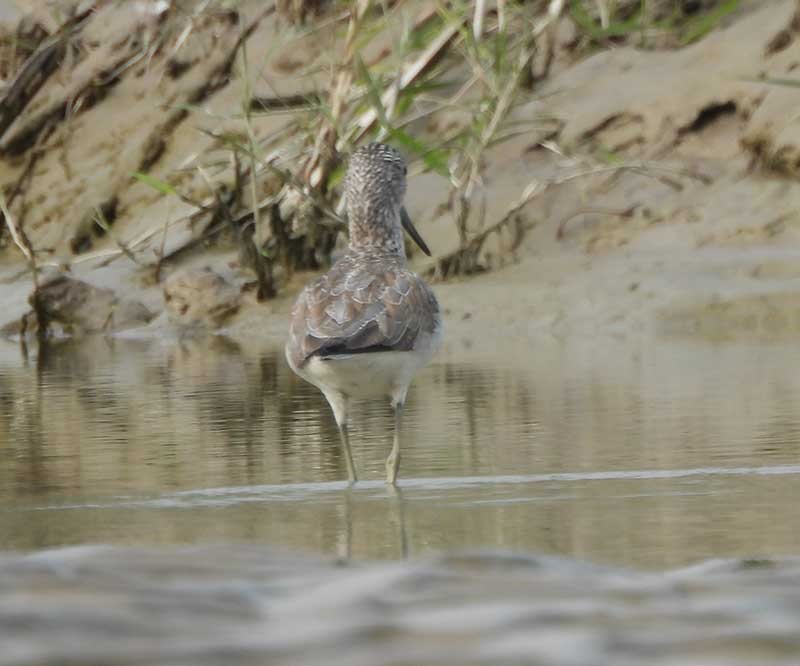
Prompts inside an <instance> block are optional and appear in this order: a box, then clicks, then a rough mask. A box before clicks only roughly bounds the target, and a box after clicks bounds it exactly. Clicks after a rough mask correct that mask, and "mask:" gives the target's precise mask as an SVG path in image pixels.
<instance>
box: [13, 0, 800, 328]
mask: <svg viewBox="0 0 800 666" xmlns="http://www.w3.org/2000/svg"><path fill="white" fill-rule="evenodd" d="M258 4H259V3H246V2H245V3H241V5H240V6H239V7H238V8H237V11H236V12H234V13H231V12H221V11H220V12H213V13H211V14H209V15H203V16H196V17H192V20H191V21H188V22H187V21H186V20H185V17H184V18H180V17H178V18H176V17H173V16H169V15H162V13H159V12H155V10H153V11H145V10H144V9H143V8H146V7H149V5H147V4H146V3H126V4H125V5H124V6H119V5H110V6H105V5H103V6H102V7H101V8H100V9H98V10H97V11H96V12H94V13H92V14H91V15H90V16H89V17H88V18H87V19H86V21H87V22H86V24H85V25H84V26H82V30H81V48H76V50H75V53H72V55H70V48H69V45H67V46H65V51H64V55H63V60H64V61H65V62H66V63H67V64H62V65H61V66H60V68H59V69H57V70H56V71H55V73H54V74H53V75H51V76H50V77H48V78H47V79H46V80H45V81H43V82H42V84H41V87H40V88H39V89H38V90H37V91H36V93H35V94H34V95H33V96H32V98H31V100H30V101H29V102H28V104H27V106H26V108H25V110H24V112H23V113H21V114H20V115H19V117H17V118H16V119H15V120H14V122H13V123H11V125H9V127H8V128H7V129H6V131H5V133H4V134H3V136H2V139H0V184H1V185H2V186H3V187H4V191H5V193H6V198H7V200H8V202H9V208H10V211H11V213H12V215H13V216H14V218H15V220H16V221H17V223H18V224H19V225H20V227H21V228H23V229H24V230H25V232H26V234H27V236H28V238H29V239H30V242H31V244H32V246H33V247H34V248H35V249H36V252H37V259H38V263H39V265H40V270H41V276H40V277H41V278H42V279H43V280H44V281H46V280H49V279H53V276H55V275H61V274H63V273H65V272H68V274H69V276H70V277H71V278H74V279H78V280H81V281H84V282H86V283H87V284H89V285H93V286H95V287H102V288H111V289H113V290H114V293H115V296H114V297H115V298H118V299H122V300H131V301H135V302H136V303H137V304H138V305H139V306H141V307H142V308H145V309H146V311H147V312H149V313H152V315H154V317H153V318H152V320H150V323H149V324H147V325H146V326H144V327H139V328H135V330H137V331H138V332H139V334H141V335H160V334H162V333H163V332H164V331H165V330H166V329H167V328H170V329H175V327H176V326H177V327H180V326H182V325H183V324H184V323H186V322H182V321H181V315H180V313H178V314H177V316H176V315H175V313H174V312H173V314H172V316H170V314H169V312H168V310H169V302H170V298H171V297H170V294H169V289H167V292H166V295H165V284H168V283H167V281H168V280H169V278H170V276H171V275H173V274H176V273H178V274H179V273H180V272H187V274H189V275H191V274H192V272H193V271H197V270H201V271H202V270H205V269H211V270H212V271H213V272H214V273H215V274H216V275H217V277H215V278H213V279H210V280H209V281H208V285H209V288H210V289H212V290H213V289H219V290H220V294H222V295H219V298H221V299H222V301H220V302H221V303H222V305H220V302H218V298H217V296H216V295H213V294H212V296H211V297H210V298H209V299H208V300H209V305H208V308H207V309H208V312H207V313H205V314H199V315H197V316H194V315H193V316H192V317H190V319H191V321H190V322H188V323H190V324H191V325H193V326H195V325H198V324H199V325H200V326H207V327H209V328H214V329H216V328H219V327H222V328H223V329H224V330H225V331H226V332H227V334H229V335H232V336H234V337H236V338H240V339H247V338H248V337H251V336H254V335H258V336H263V335H272V334H274V335H276V336H280V335H282V334H283V327H284V325H283V322H284V320H285V314H286V312H287V310H288V306H289V303H290V302H291V299H292V296H293V294H294V293H295V292H296V289H297V288H298V287H299V285H301V284H302V283H303V282H304V281H305V280H306V279H307V278H308V274H303V273H302V272H301V273H294V274H291V275H290V274H289V273H284V272H282V271H281V270H280V269H278V272H277V274H276V276H274V277H275V278H276V279H277V286H278V294H277V298H275V299H271V300H260V299H259V298H258V296H259V294H260V291H261V289H262V286H263V285H262V284H261V283H257V280H256V275H255V274H254V272H253V271H252V270H251V268H250V266H251V263H249V261H248V259H247V257H245V256H243V254H242V251H241V244H240V243H239V240H240V239H239V237H238V236H237V233H236V232H233V231H230V230H229V229H228V227H227V223H226V220H225V219H224V215H223V213H222V212H221V211H223V208H220V206H219V205H218V204H220V196H222V197H223V198H224V195H225V192H226V191H234V190H235V187H234V180H235V175H236V173H238V172H237V171H236V170H235V169H234V168H233V166H232V165H231V164H230V155H229V153H226V143H225V137H231V136H237V137H242V136H247V135H248V133H255V135H256V136H260V137H265V138H264V141H265V144H264V146H265V150H266V151H272V152H269V154H273V152H274V154H275V155H278V156H280V155H281V154H283V153H287V154H289V155H290V156H291V155H292V154H293V153H292V151H293V150H294V148H292V145H293V144H292V143H291V141H290V140H289V139H288V138H287V137H288V136H289V135H290V134H291V129H292V128H293V127H295V126H296V124H297V123H298V122H300V121H301V120H302V118H307V117H308V115H305V116H304V115H303V114H308V111H307V110H296V111H291V110H287V111H286V112H282V113H280V114H274V113H272V114H265V115H258V114H256V115H253V116H252V117H247V118H244V117H243V116H242V114H241V113H238V111H237V110H238V109H241V108H242V104H243V100H245V103H249V101H248V100H250V99H251V98H253V99H254V98H257V97H260V98H274V97H276V96H278V97H283V98H286V99H290V98H293V97H295V96H298V95H300V96H303V95H308V94H311V93H313V92H314V91H316V90H319V89H322V88H324V87H325V86H326V85H327V80H326V79H325V77H324V76H323V75H322V74H321V73H320V70H319V69H318V68H317V65H319V63H320V62H323V60H324V58H323V54H324V52H325V49H326V48H328V47H331V44H333V42H330V41H328V40H330V39H334V40H335V39H336V35H337V34H338V33H336V31H325V30H322V29H315V28H313V27H312V28H306V27H298V26H292V25H290V24H289V23H288V22H287V21H286V19H285V17H283V16H282V15H280V14H279V13H278V12H269V11H267V12H265V11H263V8H261V9H262V11H259V7H258ZM151 9H152V8H151ZM407 10H408V12H409V15H410V16H417V15H419V14H420V13H423V12H424V11H425V10H426V6H425V4H424V3H418V4H414V3H411V4H410V5H409V6H408V8H407ZM794 12H795V3H793V2H791V1H789V0H770V1H769V2H742V3H740V6H739V8H738V9H737V11H736V12H734V13H733V14H731V15H730V16H728V17H727V18H726V20H725V21H721V22H720V23H719V25H718V26H716V29H715V30H713V31H711V32H710V33H709V34H708V35H706V36H705V37H704V38H703V39H701V40H700V41H698V42H696V43H693V44H691V45H689V46H683V47H676V46H675V45H673V48H670V49H668V50H663V49H662V50H641V49H637V48H636V47H635V46H631V45H623V46H621V47H618V48H606V49H601V50H599V51H598V52H595V53H593V54H592V53H580V54H578V53H576V52H575V50H574V39H575V31H576V27H575V25H574V24H573V21H572V18H571V17H570V16H564V17H562V19H561V23H560V24H559V26H558V30H557V32H556V33H555V35H556V37H555V39H556V52H555V58H554V60H553V64H552V69H551V72H550V75H549V77H548V78H546V79H544V80H542V81H540V82H539V83H538V84H537V86H536V87H535V88H534V89H533V91H532V92H531V93H530V95H529V99H528V100H525V99H522V100H521V103H520V104H519V105H518V106H517V107H516V108H515V109H514V111H513V112H512V116H511V119H512V120H513V121H524V122H526V123H528V124H529V125H531V124H532V125H533V127H530V128H529V129H525V130H524V131H521V132H520V133H518V134H517V135H516V136H515V137H514V138H513V139H512V140H508V141H505V142H503V143H500V144H499V145H497V146H495V147H492V148H489V149H488V150H487V151H486V153H485V156H484V161H483V168H482V169H481V172H480V180H479V184H478V188H477V189H478V193H477V196H478V198H479V199H480V200H481V201H482V204H481V205H482V206H483V207H484V208H485V214H484V218H485V220H486V222H485V224H486V225H490V224H491V223H492V221H495V220H498V219H501V218H502V217H503V215H504V213H505V212H506V211H507V209H508V207H509V203H510V202H514V201H516V200H517V199H518V198H519V197H520V196H521V194H522V193H523V191H524V190H525V188H526V187H528V186H530V185H531V183H532V182H534V181H536V182H539V183H554V182H557V181H558V180H559V178H562V177H563V176H566V175H570V174H575V173H576V172H577V171H580V170H581V169H583V168H584V167H585V169H586V170H588V171H597V173H594V174H593V175H586V176H583V177H580V178H575V179H573V180H569V181H568V182H564V183H563V184H559V185H553V186H549V187H547V188H546V189H545V190H544V191H543V192H542V193H541V194H540V195H538V196H536V197H535V198H533V199H532V200H531V202H530V203H528V204H527V205H525V206H524V207H522V208H521V209H520V210H519V211H517V212H516V213H515V214H514V218H513V224H511V225H509V226H508V227H507V228H504V230H503V231H502V232H501V233H499V234H492V235H491V236H490V237H489V238H488V239H487V241H486V242H485V243H484V244H483V245H482V248H481V250H480V253H479V259H478V263H479V265H480V266H481V267H483V268H486V269H488V272H485V273H482V274H479V275H477V276H474V277H469V278H457V279H451V280H448V281H445V282H442V283H440V284H438V285H437V287H436V289H437V293H438V294H439V296H440V299H441V301H442V303H443V306H444V307H445V310H446V312H447V316H448V324H449V328H450V330H451V331H453V332H454V335H459V336H460V335H470V336H474V337H476V338H479V337H480V333H481V332H486V331H491V330H495V329H496V325H497V322H498V321H499V322H502V324H503V326H504V330H505V331H506V333H507V334H509V335H512V334H513V335H520V336H528V335H541V334H543V333H544V332H548V333H551V334H553V335H556V336H562V335H572V334H578V335H583V334H590V335H596V334H597V333H599V332H600V333H613V334H626V335H638V334H641V333H642V332H653V331H658V332H662V331H666V332H670V333H672V334H692V335H694V334H698V333H699V334H702V335H708V336H710V337H713V338H716V339H723V338H738V337H745V338H748V339H763V338H776V337H777V338H786V337H789V338H792V337H794V336H795V335H796V334H797V332H798V328H800V291H798V288H797V284H798V283H797V277H798V273H797V270H796V268H795V265H796V263H797V259H798V246H797V242H798V240H800V216H798V213H797V211H798V210H800V188H799V187H798V183H797V180H796V169H795V162H796V161H797V160H796V154H800V153H798V152H797V151H798V149H799V145H798V141H800V134H798V133H797V131H796V129H795V128H794V124H796V123H794V121H793V109H794V108H795V106H796V100H797V94H798V93H797V92H796V91H795V89H794V88H791V87H781V86H776V85H768V84H766V83H763V82H759V81H757V80H756V79H758V78H759V77H762V76H767V77H772V78H791V77H792V76H793V75H794V74H793V72H794V69H795V67H796V63H797V62H798V61H799V60H800V40H798V39H797V32H796V29H795V23H793V16H794ZM326 20H327V21H333V24H334V25H338V24H337V23H336V21H337V20H339V19H338V18H337V17H336V16H332V17H330V16H329V17H328V18H327V19H326ZM170 21H172V23H170ZM132 25H133V26H135V28H134V29H131V26H132ZM322 25H323V26H324V25H331V24H330V23H328V24H326V23H325V21H322ZM164 26H168V27H169V28H170V29H169V30H167V31H166V32H165V31H164ZM9 29H11V28H9ZM181 30H184V31H185V34H184V32H181ZM165 35H166V36H165ZM148 36H150V38H152V39H156V38H158V39H162V40H164V41H163V43H161V44H158V45H157V46H158V48H156V47H154V48H153V49H151V50H147V49H144V50H143V49H142V43H143V40H144V42H146V41H147V39H148ZM243 39H246V48H247V58H248V62H249V63H257V65H256V64H253V65H252V67H251V69H247V70H245V69H244V68H243V67H242V66H241V60H240V59H237V58H240V49H241V46H242V40H243ZM380 46H381V43H380V40H379V41H378V42H377V43H376V44H374V45H372V47H371V48H372V49H373V50H374V51H379V48H380ZM142 54H144V55H142ZM70 58H71V59H70ZM456 74H458V72H456ZM545 121H546V122H545ZM457 122H459V118H458V117H457V115H456V116H452V114H451V116H447V115H446V114H438V115H436V114H435V115H434V116H432V118H431V120H430V121H429V122H428V125H427V126H426V127H425V128H422V130H423V132H424V131H436V130H437V128H441V127H445V126H447V123H457ZM622 163H624V164H628V165H631V166H635V165H637V164H639V165H640V166H641V168H638V169H635V168H630V169H626V170H616V166H618V165H619V164H622ZM604 165H605V168H607V171H605V170H603V169H604ZM198 167H201V168H200V169H198ZM419 171H420V169H419V168H417V169H412V174H416V175H414V176H413V177H412V178H411V180H410V183H409V195H408V199H409V200H408V204H409V206H408V207H409V211H410V213H411V215H412V216H413V217H414V219H415V220H416V222H417V223H418V226H419V227H420V229H421V231H422V233H423V235H424V236H425V237H426V238H427V239H428V242H429V245H431V247H432V248H434V252H435V253H436V254H437V255H438V256H439V257H442V256H445V255H447V254H448V253H451V252H453V250H454V249H456V248H457V246H458V242H459V241H458V234H457V233H456V227H455V224H454V222H453V212H452V208H451V206H450V203H449V197H450V190H449V185H448V183H447V181H446V179H445V178H443V177H442V176H440V175H438V174H435V173H429V172H426V173H419ZM133 172H146V173H147V174H149V175H150V176H151V177H152V178H153V179H156V182H158V183H169V184H170V187H173V188H175V189H176V190H180V192H181V194H182V195H183V198H181V197H177V196H175V195H174V194H170V193H169V191H166V192H165V191H164V190H163V188H162V190H161V191H159V189H158V187H153V184H152V182H151V183H148V182H146V181H145V182H143V181H142V180H141V179H138V180H137V179H136V178H133V177H132V176H131V174H132V173H133ZM209 181H210V182H211V183H212V184H213V185H215V186H216V185H219V186H220V187H222V189H219V190H216V189H215V190H214V191H213V192H212V189H210V188H209ZM259 187H262V188H263V190H262V191H260V192H258V193H257V196H258V197H262V196H268V195H269V194H270V190H269V187H270V183H269V179H265V180H264V181H263V182H262V183H261V184H260V185H259ZM225 188H228V190H226V189H225ZM220 193H222V194H220ZM192 202H194V203H192ZM198 202H200V203H201V204H202V207H200V208H198ZM222 203H224V202H222ZM97 211H100V212H101V214H102V219H105V221H106V222H107V225H106V226H105V227H103V226H102V225H98V224H97V222H96V218H97ZM3 242H4V243H5V245H6V247H5V249H4V250H3V254H2V264H1V265H0V283H1V284H2V289H3V295H4V306H5V307H4V310H3V315H2V321H0V324H3V325H7V326H8V328H6V331H7V332H8V333H18V332H19V330H20V329H19V325H18V322H19V321H20V320H21V318H22V317H23V315H25V313H27V312H29V311H30V309H31V306H30V304H29V302H28V298H29V295H30V293H31V275H30V273H29V272H27V271H26V269H25V264H24V262H23V261H22V258H21V255H20V254H19V252H18V250H17V248H16V247H15V246H14V245H13V243H11V242H10V239H9V237H8V234H5V235H4V236H3ZM339 242H341V239H340V241H339ZM413 262H414V265H415V266H416V267H417V268H419V269H420V270H421V271H426V270H429V269H433V268H434V267H435V265H436V264H435V262H432V263H426V262H425V260H424V259H422V258H420V257H414V260H413ZM195 274H196V273H195ZM175 279H176V280H177V281H178V283H180V278H175ZM201 282H202V281H201ZM184 287H185V285H184ZM191 288H194V287H190V289H191ZM261 295H262V296H263V294H261ZM215 307H221V308H222V309H221V312H223V313H224V316H223V317H217V316H215V314H214V312H215V310H214V308H215ZM97 318H101V317H100V315H97ZM142 323H144V322H142ZM124 328H126V329H128V328H130V327H129V326H127V325H126V326H125V327H124ZM114 330H121V329H120V328H118V327H115V326H113V325H112V326H110V327H108V328H107V332H113V331H114Z"/></svg>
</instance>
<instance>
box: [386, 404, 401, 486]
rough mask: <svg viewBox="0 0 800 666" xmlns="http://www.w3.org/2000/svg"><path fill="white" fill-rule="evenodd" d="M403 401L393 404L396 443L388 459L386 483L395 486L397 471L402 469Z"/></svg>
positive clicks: (393, 444) (393, 443) (394, 442)
mask: <svg viewBox="0 0 800 666" xmlns="http://www.w3.org/2000/svg"><path fill="white" fill-rule="evenodd" d="M403 404H404V403H403V401H402V400H397V401H393V402H392V409H394V441H393V442H392V451H391V453H389V457H388V458H387V459H386V483H388V484H391V485H395V484H396V483H397V471H398V470H399V469H400V430H401V422H402V419H403Z"/></svg>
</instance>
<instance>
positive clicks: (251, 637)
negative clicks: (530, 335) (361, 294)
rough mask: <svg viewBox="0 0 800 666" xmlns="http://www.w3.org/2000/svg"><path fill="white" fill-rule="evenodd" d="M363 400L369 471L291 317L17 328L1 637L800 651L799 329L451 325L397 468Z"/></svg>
mask: <svg viewBox="0 0 800 666" xmlns="http://www.w3.org/2000/svg"><path fill="white" fill-rule="evenodd" d="M361 407H362V408H363V409H361V410H359V412H358V413H357V414H356V415H355V423H354V425H353V437H352V438H353V443H354V446H355V448H354V455H355V460H356V465H357V467H358V468H359V472H360V474H361V478H362V479H365V480H364V481H363V482H361V483H359V484H358V485H357V486H356V487H355V488H352V489H348V488H347V487H346V485H345V484H344V483H343V482H342V479H343V478H344V477H345V468H344V464H343V461H342V460H341V458H340V456H339V450H338V446H337V445H336V442H337V439H336V432H335V426H334V423H333V420H332V418H331V416H330V414H329V411H328V407H327V405H326V404H325V403H324V401H323V400H322V399H321V397H320V396H319V394H318V393H317V392H316V390H315V389H313V388H311V387H309V386H307V385H305V384H303V383H302V382H300V381H299V380H297V379H296V378H294V376H293V375H291V373H290V372H289V370H288V369H287V368H286V367H285V363H284V361H283V358H282V352H281V351H280V349H279V348H278V347H277V346H275V345H269V344H267V345H265V346H264V347H263V348H253V347H252V346H247V345H239V344H236V343H234V342H232V341H229V340H226V339H224V338H211V339H205V340H173V341H157V342H155V341H149V342H147V341H132V340H119V339H117V340H111V341H110V340H102V339H98V340H92V341H87V342H83V343H80V344H78V343H69V342H65V343H59V344H53V345H49V346H48V347H47V348H43V349H41V350H36V349H33V350H31V351H30V355H29V356H28V357H24V356H23V355H22V354H21V352H20V349H19V348H18V347H16V346H13V345H10V344H4V345H3V346H1V347H0V502H1V503H0V549H2V550H3V551H6V552H8V553H9V554H7V555H5V556H2V558H0V590H2V594H0V666H6V665H7V664H14V665H22V664H43V663H53V664H55V663H58V664H73V663H75V664H78V663H80V664H95V663H96V664H116V663H120V664H128V663H131V664H132V663H137V664H139V663H143V664H167V663H168V664H205V663H209V664H211V663H225V664H251V663H253V664H255V663H264V658H265V657H269V663H275V664H283V663H286V664H295V663H297V664H316V663H320V664H322V663H325V664H336V663H342V664H362V663H363V664H383V663H385V664H420V663H424V664H429V663H430V664H433V663H447V664H449V663H453V664H464V663H486V664H500V663H514V664H516V663H521V662H523V661H524V660H526V659H527V661H524V663H543V664H551V663H552V664H573V663H574V664H581V665H584V664H588V665H591V664H609V665H612V664H613V665H625V664H641V663H648V664H681V665H685V664H704V665H707V666H711V665H712V664H751V663H752V664H764V663H770V664H773V663H774V664H782V663H786V664H796V663H800V560H797V559H795V558H794V557H793V556H795V555H800V529H798V521H797V506H798V501H799V500H800V457H799V456H798V454H799V453H800V416H798V415H800V350H799V349H798V348H797V347H796V346H792V345H789V344H786V345H782V344H772V345H758V344H752V345H749V344H732V343H730V344H725V345H713V344H710V343H704V342H699V341H693V342H687V341H683V340H652V341H650V342H646V343H643V344H641V345H638V346H635V347H631V345H630V344H629V343H627V342H626V341H624V340H617V341H615V340H606V341H602V340H593V341H569V340H556V339H552V340H540V341H537V344H536V345H535V346H533V345H527V344H523V343H519V344H513V345H509V346H507V347H506V348H504V349H501V350H497V351H492V352H489V351H483V352H477V351H474V350H473V349H471V348H470V346H469V345H468V344H466V343H464V344H461V343H459V341H457V340H455V341H452V342H451V346H450V348H449V349H448V350H447V352H446V353H445V354H443V355H442V356H441V357H440V358H439V359H438V361H437V362H436V363H435V364H434V365H433V366H432V367H431V368H429V369H428V370H426V371H425V372H423V373H422V374H421V375H420V376H419V378H418V380H417V382H416V383H415V385H414V387H413V388H412V393H411V395H410V399H409V403H408V405H407V410H406V428H405V442H404V458H403V466H402V468H401V485H400V489H399V490H398V491H392V490H389V489H387V488H386V487H385V485H384V484H383V482H382V481H381V480H380V479H381V478H382V468H383V459H384V457H385V455H386V452H387V450H388V447H389V444H390V441H389V439H390V438H389V433H388V432H387V430H386V429H387V428H389V427H390V423H391V420H390V414H389V410H388V408H387V407H383V406H380V405H376V404H364V405H361ZM71 544H109V545H102V546H101V545H98V546H90V545H86V546H74V547H72V548H63V546H67V545H71ZM112 544H113V546H112ZM166 544H168V545H169V546H170V547H168V548H162V547H158V548H156V547H155V546H163V545H166ZM179 544H192V545H190V546H186V545H183V546H180V545H179ZM203 544H219V545H203ZM223 544H224V545H223ZM39 549H49V550H39ZM475 549H479V550H480V552H478V553H477V554H476V550H475ZM12 551H38V552H32V553H28V554H25V553H19V554H10V553H11V552H12ZM512 552H513V553H535V554H536V555H519V554H516V555H512V554H510V553H512ZM298 553H304V554H303V555H298ZM445 553H450V554H445ZM454 553H455V554H454ZM458 553H461V554H458ZM351 558H352V559H351ZM375 560H392V561H389V562H377V561H375ZM648 569H649V570H651V571H650V572H647V570H648Z"/></svg>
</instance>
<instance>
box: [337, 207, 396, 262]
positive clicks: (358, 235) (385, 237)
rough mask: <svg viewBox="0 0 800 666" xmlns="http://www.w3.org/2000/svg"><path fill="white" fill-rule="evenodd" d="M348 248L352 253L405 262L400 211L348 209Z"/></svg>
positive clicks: (368, 208) (364, 208)
mask: <svg viewBox="0 0 800 666" xmlns="http://www.w3.org/2000/svg"><path fill="white" fill-rule="evenodd" d="M347 216H348V218H349V223H348V225H349V232H350V246H349V249H350V251H351V252H354V253H358V254H361V253H380V254H388V255H392V256H395V257H398V258H402V259H403V260H405V258H406V246H405V241H404V239H403V229H402V227H401V226H400V211H399V209H397V210H395V209H393V208H387V207H385V206H384V207H381V208H377V207H376V208H370V207H369V206H365V207H363V208H361V209H354V207H351V208H350V209H348V213H347Z"/></svg>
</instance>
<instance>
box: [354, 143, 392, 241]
mask: <svg viewBox="0 0 800 666" xmlns="http://www.w3.org/2000/svg"><path fill="white" fill-rule="evenodd" d="M405 193H406V161H405V160H404V159H403V156H402V155H401V154H400V153H399V152H398V151H397V150H395V149H394V148H392V147H391V146H387V145H385V144H383V143H368V144H367V145H366V146H362V147H361V148H359V149H358V150H356V151H355V152H354V153H353V154H352V155H351V157H350V164H349V166H348V169H347V176H346V177H345V181H344V196H345V204H346V206H347V217H348V219H349V222H350V245H351V247H361V246H386V248H387V249H390V250H394V251H402V252H404V251H405V250H404V247H403V232H402V229H401V228H400V209H401V208H402V206H403V197H404V196H405ZM398 244H399V247H397V246H398Z"/></svg>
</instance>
